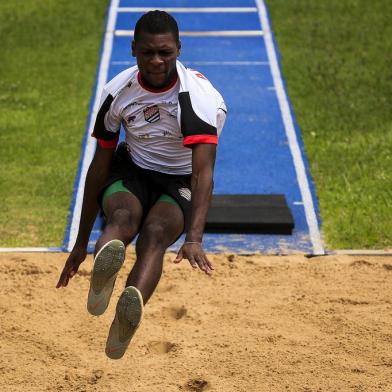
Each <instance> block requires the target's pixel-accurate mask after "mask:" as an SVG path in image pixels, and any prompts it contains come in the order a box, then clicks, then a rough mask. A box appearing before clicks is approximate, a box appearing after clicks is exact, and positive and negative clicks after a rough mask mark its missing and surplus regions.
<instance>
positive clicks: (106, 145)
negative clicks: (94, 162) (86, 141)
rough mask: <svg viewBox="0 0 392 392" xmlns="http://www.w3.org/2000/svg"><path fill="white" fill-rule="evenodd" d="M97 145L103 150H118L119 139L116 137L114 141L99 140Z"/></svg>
mask: <svg viewBox="0 0 392 392" xmlns="http://www.w3.org/2000/svg"><path fill="white" fill-rule="evenodd" d="M97 143H98V144H99V147H101V148H116V146H117V143H118V137H116V138H115V139H113V140H103V139H97Z"/></svg>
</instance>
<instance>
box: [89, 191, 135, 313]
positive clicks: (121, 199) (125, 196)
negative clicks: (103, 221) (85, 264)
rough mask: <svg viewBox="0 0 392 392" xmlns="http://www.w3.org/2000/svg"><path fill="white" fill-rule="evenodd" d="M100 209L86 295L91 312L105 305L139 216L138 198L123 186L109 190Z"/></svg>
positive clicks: (133, 234)
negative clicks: (101, 215) (99, 233)
mask: <svg viewBox="0 0 392 392" xmlns="http://www.w3.org/2000/svg"><path fill="white" fill-rule="evenodd" d="M124 189H125V188H124ZM103 209H104V212H105V215H106V218H107V225H106V227H105V230H104V232H103V234H102V236H101V238H100V239H99V240H98V242H97V245H96V248H95V258H94V266H93V269H92V273H91V280H90V290H89V293H88V298H87V309H88V311H89V312H90V313H91V314H93V315H95V316H99V315H101V314H103V313H104V312H105V310H106V309H107V307H108V305H109V301H110V297H111V295H112V292H113V287H114V284H115V281H116V278H117V274H118V272H119V271H120V269H121V266H122V265H123V262H124V260H125V246H126V245H128V244H129V243H130V242H131V241H132V239H133V238H134V237H135V235H136V233H137V231H138V229H139V226H140V222H141V219H142V206H141V204H140V202H139V200H138V199H137V198H136V197H135V196H134V195H133V194H132V193H130V192H128V191H127V190H125V191H120V192H117V191H116V192H115V193H110V194H109V195H108V196H107V197H106V198H104V202H103Z"/></svg>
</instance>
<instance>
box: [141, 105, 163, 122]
mask: <svg viewBox="0 0 392 392" xmlns="http://www.w3.org/2000/svg"><path fill="white" fill-rule="evenodd" d="M143 113H144V119H145V120H146V121H147V122H149V123H154V122H157V121H158V120H159V119H160V118H161V116H160V114H159V108H158V106H157V105H154V106H150V107H147V108H145V109H144V110H143Z"/></svg>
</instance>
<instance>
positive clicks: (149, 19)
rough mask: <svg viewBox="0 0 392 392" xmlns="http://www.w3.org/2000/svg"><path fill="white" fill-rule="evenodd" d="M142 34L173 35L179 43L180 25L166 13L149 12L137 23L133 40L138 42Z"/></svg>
mask: <svg viewBox="0 0 392 392" xmlns="http://www.w3.org/2000/svg"><path fill="white" fill-rule="evenodd" d="M141 32H145V33H150V34H163V33H172V34H173V35H174V38H175V39H176V41H177V42H178V41H179V39H180V38H179V33H178V25H177V22H176V20H175V19H174V18H173V17H172V16H171V15H170V14H168V13H167V12H165V11H159V10H155V11H148V12H147V13H145V14H144V15H143V16H141V17H140V19H139V20H138V21H137V22H136V25H135V31H134V33H133V39H134V40H135V41H136V40H137V39H138V37H139V35H140V33H141Z"/></svg>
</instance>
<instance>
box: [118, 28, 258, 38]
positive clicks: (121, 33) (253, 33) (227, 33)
mask: <svg viewBox="0 0 392 392" xmlns="http://www.w3.org/2000/svg"><path fill="white" fill-rule="evenodd" d="M263 34H264V32H263V31H262V30H221V31H219V30H217V31H183V32H181V31H180V37H260V36H262V35H263ZM114 35H115V36H116V37H133V30H116V31H115V32H114Z"/></svg>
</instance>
